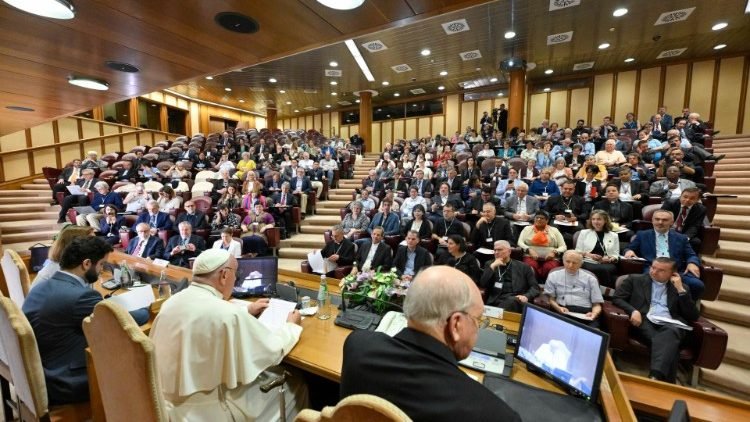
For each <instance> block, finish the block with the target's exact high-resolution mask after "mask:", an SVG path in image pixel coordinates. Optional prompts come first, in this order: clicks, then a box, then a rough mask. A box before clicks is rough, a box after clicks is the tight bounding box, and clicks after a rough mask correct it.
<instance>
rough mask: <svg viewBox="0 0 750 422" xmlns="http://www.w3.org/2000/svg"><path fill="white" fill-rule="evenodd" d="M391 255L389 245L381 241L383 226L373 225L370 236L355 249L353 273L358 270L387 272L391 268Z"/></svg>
mask: <svg viewBox="0 0 750 422" xmlns="http://www.w3.org/2000/svg"><path fill="white" fill-rule="evenodd" d="M392 255H393V251H392V250H391V247H390V246H388V245H387V244H386V243H385V242H384V241H383V228H382V227H380V226H378V227H375V228H374V229H373V230H372V234H371V238H370V239H367V240H365V242H364V243H362V245H361V246H360V247H359V248H358V249H357V252H356V254H355V258H354V269H353V272H354V273H355V274H356V273H357V272H359V271H365V272H366V271H371V270H372V271H380V272H388V271H390V270H391V261H392V259H393V256H392Z"/></svg>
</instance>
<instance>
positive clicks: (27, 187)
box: [21, 183, 52, 195]
mask: <svg viewBox="0 0 750 422" xmlns="http://www.w3.org/2000/svg"><path fill="white" fill-rule="evenodd" d="M21 189H23V190H38V191H46V192H48V193H49V194H50V195H52V189H50V188H49V185H48V184H47V185H42V184H38V183H27V184H23V185H21Z"/></svg>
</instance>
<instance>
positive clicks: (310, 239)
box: [279, 233, 325, 252]
mask: <svg viewBox="0 0 750 422" xmlns="http://www.w3.org/2000/svg"><path fill="white" fill-rule="evenodd" d="M323 247H325V241H324V240H323V236H321V235H319V234H306V233H302V234H297V235H294V236H292V237H291V238H289V239H284V240H282V241H281V245H280V249H279V250H282V249H285V248H307V249H321V248H323ZM308 252H309V251H308Z"/></svg>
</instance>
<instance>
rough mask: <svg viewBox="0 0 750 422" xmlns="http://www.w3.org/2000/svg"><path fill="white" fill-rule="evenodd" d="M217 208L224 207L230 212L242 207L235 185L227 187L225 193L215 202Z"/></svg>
mask: <svg viewBox="0 0 750 422" xmlns="http://www.w3.org/2000/svg"><path fill="white" fill-rule="evenodd" d="M216 205H217V207H221V206H222V205H223V206H226V207H227V208H229V209H230V210H233V209H236V208H240V205H242V197H241V196H240V194H239V193H238V192H237V187H236V186H235V185H229V186H227V189H226V191H225V192H224V194H223V195H221V197H220V198H219V199H218V201H216Z"/></svg>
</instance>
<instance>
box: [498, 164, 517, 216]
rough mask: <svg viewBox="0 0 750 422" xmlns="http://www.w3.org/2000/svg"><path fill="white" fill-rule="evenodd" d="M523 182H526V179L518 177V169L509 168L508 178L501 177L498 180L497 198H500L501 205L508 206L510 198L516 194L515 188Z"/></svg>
mask: <svg viewBox="0 0 750 422" xmlns="http://www.w3.org/2000/svg"><path fill="white" fill-rule="evenodd" d="M521 183H524V181H523V180H521V179H519V178H518V171H516V169H514V168H510V169H508V178H507V179H499V180H498V181H497V186H495V198H500V205H501V206H502V207H506V206H508V200H509V199H510V198H511V197H512V196H514V195H515V194H516V191H515V189H516V188H517V187H518V186H519V185H520V184H521Z"/></svg>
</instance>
